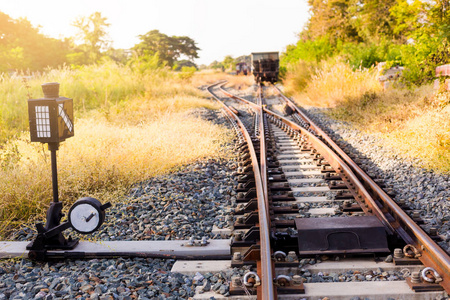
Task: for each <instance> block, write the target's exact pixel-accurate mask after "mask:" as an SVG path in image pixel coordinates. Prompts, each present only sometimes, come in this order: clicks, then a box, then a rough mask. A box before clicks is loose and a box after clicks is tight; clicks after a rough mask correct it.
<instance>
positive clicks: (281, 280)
mask: <svg viewBox="0 0 450 300" xmlns="http://www.w3.org/2000/svg"><path fill="white" fill-rule="evenodd" d="M275 280H276V283H277V284H278V286H290V285H291V277H289V276H286V275H278V276H277V278H276V279H275Z"/></svg>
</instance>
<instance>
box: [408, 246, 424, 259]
mask: <svg viewBox="0 0 450 300" xmlns="http://www.w3.org/2000/svg"><path fill="white" fill-rule="evenodd" d="M403 254H404V255H405V256H406V257H410V258H419V257H421V256H422V254H420V252H419V250H417V248H416V247H414V246H413V245H411V244H408V245H406V246H405V247H404V248H403Z"/></svg>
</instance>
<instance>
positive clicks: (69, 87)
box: [0, 62, 163, 143]
mask: <svg viewBox="0 0 450 300" xmlns="http://www.w3.org/2000/svg"><path fill="white" fill-rule="evenodd" d="M155 72H161V73H162V72H163V71H155ZM160 77H162V76H161V75H160V76H149V75H146V76H138V75H137V74H135V73H133V72H132V71H131V69H129V68H125V67H121V66H119V65H117V64H115V63H113V62H107V63H105V64H103V65H91V66H84V67H80V68H79V69H77V70H72V69H70V68H69V67H62V68H60V69H55V70H48V71H47V72H45V73H43V74H36V75H34V76H33V77H31V78H29V79H27V80H26V81H27V82H26V83H24V79H23V77H22V76H12V77H11V76H7V75H2V77H1V78H0V79H1V80H0V143H1V142H5V141H6V140H7V139H8V138H9V137H12V136H17V134H18V133H19V132H21V131H24V130H27V129H28V110H27V99H28V95H29V96H30V97H31V98H33V99H36V98H42V97H43V93H42V89H41V84H42V83H45V82H59V83H60V84H61V85H60V95H61V96H65V97H69V98H73V99H74V110H75V112H76V116H80V115H81V114H83V113H85V112H86V111H89V110H92V109H99V108H102V109H107V108H108V107H109V106H111V105H113V104H117V103H119V102H123V101H127V100H129V99H130V98H133V97H136V96H139V95H144V93H145V91H146V84H145V83H147V82H148V81H147V80H148V79H149V78H150V79H154V80H156V79H155V78H158V79H159V78H160ZM26 85H28V86H29V89H27V88H26Z"/></svg>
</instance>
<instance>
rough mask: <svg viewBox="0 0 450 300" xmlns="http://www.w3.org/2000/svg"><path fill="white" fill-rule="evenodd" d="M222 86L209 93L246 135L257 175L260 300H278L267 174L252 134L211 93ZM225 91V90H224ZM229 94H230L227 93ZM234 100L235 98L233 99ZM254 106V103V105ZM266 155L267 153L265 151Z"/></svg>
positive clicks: (261, 120) (258, 109)
mask: <svg viewBox="0 0 450 300" xmlns="http://www.w3.org/2000/svg"><path fill="white" fill-rule="evenodd" d="M219 84H222V85H224V84H225V83H223V82H218V83H215V84H213V85H211V86H209V87H208V91H209V92H210V94H211V95H212V96H213V97H214V98H215V99H216V100H217V101H218V102H219V103H221V104H222V106H223V108H224V109H225V111H226V112H227V113H228V115H229V116H230V117H232V118H233V119H234V120H235V121H236V122H237V123H238V125H239V127H240V130H241V132H242V134H243V135H244V137H245V139H246V141H247V144H248V146H249V147H248V148H249V151H250V156H251V159H252V167H253V172H254V174H255V185H256V195H257V196H256V198H257V201H258V210H259V214H258V215H259V234H260V261H259V262H258V264H259V266H258V271H260V272H261V276H260V279H261V283H262V284H261V286H260V287H258V299H264V300H271V299H276V297H275V293H276V292H275V290H274V286H273V278H274V272H273V269H272V257H271V250H270V226H269V218H268V215H269V211H268V207H267V206H266V205H265V203H266V199H267V182H264V181H263V179H262V178H263V177H266V176H263V175H262V174H265V172H261V171H260V168H259V165H258V158H257V156H256V152H255V150H254V147H253V142H252V140H251V137H250V134H249V133H248V132H247V130H246V129H245V126H244V124H243V123H242V122H241V121H240V120H239V118H238V117H237V116H236V115H235V114H234V113H233V112H232V110H231V109H230V108H229V107H228V106H227V105H225V103H223V102H222V101H221V100H220V99H219V98H217V97H216V96H215V95H214V94H213V93H212V92H211V91H210V88H212V87H214V86H216V85H219ZM222 91H223V90H222ZM225 94H228V93H225ZM233 98H234V97H233ZM253 104H254V103H253ZM254 108H255V111H256V113H259V114H260V116H261V118H260V122H263V118H262V113H263V111H262V109H261V107H258V106H256V105H255V106H254ZM260 128H261V131H260V137H261V134H262V136H263V137H264V127H260ZM263 144H264V145H265V143H263V139H262V138H261V145H260V149H261V153H263V147H265V146H263ZM264 153H265V149H264ZM262 156H263V155H261V169H263V170H265V162H264V164H262V160H263V158H262ZM264 160H265V155H264Z"/></svg>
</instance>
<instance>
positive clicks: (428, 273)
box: [421, 267, 442, 283]
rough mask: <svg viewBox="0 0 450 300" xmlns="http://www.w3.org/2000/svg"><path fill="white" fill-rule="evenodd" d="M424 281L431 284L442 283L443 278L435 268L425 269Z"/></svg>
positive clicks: (423, 271) (423, 273)
mask: <svg viewBox="0 0 450 300" xmlns="http://www.w3.org/2000/svg"><path fill="white" fill-rule="evenodd" d="M421 274H422V279H423V280H425V281H426V282H430V283H433V282H434V283H438V282H441V281H442V277H441V276H440V275H439V273H438V272H436V270H435V269H433V268H430V267H428V268H425V269H423V270H422V273H421Z"/></svg>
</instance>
